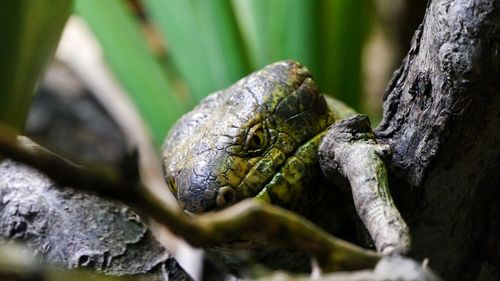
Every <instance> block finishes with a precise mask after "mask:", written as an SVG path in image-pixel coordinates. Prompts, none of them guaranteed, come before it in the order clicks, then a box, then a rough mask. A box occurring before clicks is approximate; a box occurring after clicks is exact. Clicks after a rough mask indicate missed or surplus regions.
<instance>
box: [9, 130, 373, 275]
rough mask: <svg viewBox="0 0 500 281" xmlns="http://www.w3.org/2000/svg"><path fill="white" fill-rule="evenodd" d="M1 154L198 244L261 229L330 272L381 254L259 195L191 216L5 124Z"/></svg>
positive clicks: (358, 266) (137, 184) (115, 175)
mask: <svg viewBox="0 0 500 281" xmlns="http://www.w3.org/2000/svg"><path fill="white" fill-rule="evenodd" d="M0 154H3V155H5V156H7V157H10V158H12V159H13V160H15V161H19V162H22V163H25V164H28V165H30V166H32V167H34V168H36V169H38V170H40V171H41V172H43V173H45V174H46V175H47V176H49V177H50V178H51V179H52V180H54V181H55V182H57V183H58V184H60V185H61V186H71V187H73V188H76V189H79V190H81V191H87V192H95V193H97V194H99V195H101V196H103V197H107V198H111V199H116V200H119V201H122V202H123V203H125V204H127V205H129V206H131V207H132V208H136V209H138V210H141V211H143V212H145V213H147V214H148V215H150V216H151V217H152V218H154V219H155V220H156V221H158V222H159V223H162V224H164V225H166V226H167V227H168V228H169V229H170V230H171V231H172V232H173V233H174V234H176V235H178V236H180V237H183V238H184V239H185V240H186V241H187V242H188V243H190V244H191V245H193V246H196V247H206V246H213V245H217V244H221V243H227V242H231V241H234V240H236V239H239V238H240V237H241V236H242V235H244V234H248V233H262V234H263V235H265V236H266V237H267V238H268V239H269V240H271V241H274V242H276V243H281V244H283V245H288V246H290V245H291V246H293V247H294V248H296V249H299V250H302V251H304V252H306V253H308V254H310V255H311V256H314V257H315V258H316V259H317V260H318V262H319V264H320V266H321V267H322V269H323V270H324V271H325V272H329V271H334V270H340V269H343V270H346V269H361V268H368V267H372V266H374V265H375V264H376V263H377V261H378V260H379V259H380V257H379V256H378V255H377V254H375V253H374V252H373V251H370V250H366V249H363V248H361V247H358V246H356V245H354V244H351V243H348V242H346V241H343V240H341V239H338V238H335V237H333V236H331V235H329V234H328V233H326V232H325V231H323V230H322V229H320V228H319V227H317V226H315V225H314V224H312V223H310V222H308V221H306V220H305V219H304V218H302V217H299V216H298V215H296V214H294V213H292V212H290V211H287V210H284V209H281V208H279V207H275V206H271V205H268V204H265V203H263V202H260V201H257V200H251V199H250V200H246V201H243V202H241V203H239V204H236V205H234V206H232V207H230V208H227V209H225V210H223V211H220V212H215V213H209V214H205V215H200V216H188V215H187V214H185V213H184V212H183V211H181V210H180V209H179V208H172V207H170V206H167V205H165V204H163V203H162V201H161V200H160V199H159V198H158V197H157V196H155V194H153V193H151V192H150V191H149V190H148V189H147V188H145V187H144V186H143V184H142V183H141V182H136V181H128V180H127V179H126V177H124V175H123V173H120V171H118V170H117V169H116V168H110V167H107V168H101V169H97V168H94V169H91V168H88V167H83V166H79V165H76V164H74V163H72V162H70V161H68V160H66V159H64V158H62V157H60V156H58V155H56V154H54V153H52V152H50V151H48V150H47V149H45V148H43V147H41V146H39V145H37V144H35V143H34V142H32V141H31V140H29V139H28V138H26V137H22V136H20V137H17V136H16V134H15V133H14V132H13V131H11V130H10V129H9V128H6V127H4V126H1V125H0Z"/></svg>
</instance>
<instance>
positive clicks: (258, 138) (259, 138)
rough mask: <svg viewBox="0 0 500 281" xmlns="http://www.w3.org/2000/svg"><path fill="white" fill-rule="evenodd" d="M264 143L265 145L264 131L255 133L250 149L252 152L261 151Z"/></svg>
mask: <svg viewBox="0 0 500 281" xmlns="http://www.w3.org/2000/svg"><path fill="white" fill-rule="evenodd" d="M263 143H264V133H263V132H262V129H260V130H258V131H255V132H254V133H253V135H252V138H251V139H250V143H249V145H248V148H250V149H251V150H256V149H259V148H260V146H261V145H262V144H263Z"/></svg>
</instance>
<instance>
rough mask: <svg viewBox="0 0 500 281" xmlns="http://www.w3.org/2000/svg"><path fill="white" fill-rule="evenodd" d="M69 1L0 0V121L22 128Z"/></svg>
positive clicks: (69, 7)
mask: <svg viewBox="0 0 500 281" xmlns="http://www.w3.org/2000/svg"><path fill="white" fill-rule="evenodd" d="M71 6H72V1H70V0H38V1H29V0H11V1H1V2H0V42H2V43H1V44H2V47H1V48H0V61H1V62H2V63H0V121H1V122H4V123H6V124H9V125H10V126H12V127H14V128H17V129H19V130H21V129H22V128H23V127H24V122H25V120H26V117H27V114H28V111H29V108H30V105H31V98H32V95H33V90H34V89H35V84H36V82H37V80H38V78H39V77H40V74H41V72H42V71H43V69H44V67H45V65H46V63H47V62H48V61H49V60H50V58H51V57H52V55H53V53H54V50H55V48H56V46H57V43H58V41H59V37H60V36H61V32H62V30H63V27H64V24H65V22H66V20H67V18H68V16H69V14H70V12H71Z"/></svg>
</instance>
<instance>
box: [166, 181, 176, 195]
mask: <svg viewBox="0 0 500 281" xmlns="http://www.w3.org/2000/svg"><path fill="white" fill-rule="evenodd" d="M167 186H168V188H170V191H172V194H173V195H174V196H175V197H177V185H176V184H175V181H174V179H173V178H171V177H168V178H167Z"/></svg>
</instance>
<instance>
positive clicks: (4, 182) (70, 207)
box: [0, 160, 191, 280]
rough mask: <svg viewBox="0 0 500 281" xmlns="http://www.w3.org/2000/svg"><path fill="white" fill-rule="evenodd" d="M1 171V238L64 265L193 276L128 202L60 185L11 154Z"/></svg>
mask: <svg viewBox="0 0 500 281" xmlns="http://www.w3.org/2000/svg"><path fill="white" fill-rule="evenodd" d="M0 175H1V176H0V222H1V224H0V241H2V240H3V241H20V242H23V243H25V244H26V245H27V246H29V248H31V249H32V250H33V251H35V253H37V254H38V256H39V257H40V258H42V260H43V261H44V262H46V263H48V264H55V265H59V266H61V267H63V268H80V267H87V268H90V269H93V270H96V271H98V272H103V273H106V274H111V275H134V274H146V276H147V277H148V278H150V279H151V280H166V279H168V277H170V278H173V280H191V279H190V277H189V276H188V275H187V274H186V273H185V272H184V270H183V269H182V268H180V266H179V265H178V264H177V262H176V261H175V260H174V259H173V258H172V257H171V256H170V254H169V253H168V252H167V251H166V250H165V248H163V247H162V246H161V245H160V244H159V242H157V241H156V239H155V238H154V237H153V235H152V234H151V232H150V231H149V230H148V229H147V228H146V226H145V225H144V224H143V223H142V222H141V220H140V218H139V217H138V216H137V215H136V214H135V213H133V212H132V211H131V210H130V209H129V208H127V207H126V206H124V205H122V204H118V203H111V202H109V201H106V200H104V199H101V198H99V197H97V196H94V195H90V194H85V193H82V192H76V191H73V190H71V189H61V188H58V187H56V186H55V185H54V183H53V182H52V181H50V180H49V179H48V178H47V177H46V176H44V175H42V174H41V173H39V172H38V171H36V170H35V169H33V168H30V167H27V166H24V165H21V164H18V163H15V162H12V161H9V160H7V161H4V162H3V163H2V164H0ZM4 243H5V242H4ZM167 275H168V277H167Z"/></svg>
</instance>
